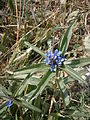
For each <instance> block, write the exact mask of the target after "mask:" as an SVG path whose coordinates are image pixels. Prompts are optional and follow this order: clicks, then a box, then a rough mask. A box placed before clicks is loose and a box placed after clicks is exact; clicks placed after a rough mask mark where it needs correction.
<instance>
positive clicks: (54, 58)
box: [44, 49, 65, 72]
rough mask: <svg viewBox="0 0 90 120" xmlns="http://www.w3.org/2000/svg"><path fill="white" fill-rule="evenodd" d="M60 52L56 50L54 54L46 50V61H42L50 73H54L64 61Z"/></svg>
mask: <svg viewBox="0 0 90 120" xmlns="http://www.w3.org/2000/svg"><path fill="white" fill-rule="evenodd" d="M61 54H62V52H61V51H58V49H56V50H55V51H54V53H53V52H52V51H51V50H48V52H47V53H46V54H45V56H46V59H45V60H44V62H45V63H46V65H50V66H51V67H50V70H51V71H55V72H56V70H57V68H59V67H61V66H62V63H63V62H64V61H65V58H64V57H62V56H61Z"/></svg>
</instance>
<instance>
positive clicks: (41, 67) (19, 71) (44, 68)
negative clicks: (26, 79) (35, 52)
mask: <svg viewBox="0 0 90 120" xmlns="http://www.w3.org/2000/svg"><path fill="white" fill-rule="evenodd" d="M49 68H50V67H49V66H46V64H43V63H40V64H32V65H31V66H26V67H24V68H22V69H17V70H16V71H15V72H14V75H20V74H28V73H35V72H38V71H39V72H40V71H41V72H45V71H47V70H49Z"/></svg>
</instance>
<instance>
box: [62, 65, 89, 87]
mask: <svg viewBox="0 0 90 120" xmlns="http://www.w3.org/2000/svg"><path fill="white" fill-rule="evenodd" d="M62 69H63V70H64V71H66V72H67V73H68V74H69V75H70V76H71V77H72V78H74V79H75V80H78V81H80V82H82V83H85V84H86V85H87V83H86V81H85V80H84V79H82V77H81V76H80V74H79V73H78V72H76V71H75V70H73V69H72V68H71V67H70V66H68V65H65V67H64V68H62Z"/></svg>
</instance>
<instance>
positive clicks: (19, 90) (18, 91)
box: [14, 74, 31, 96]
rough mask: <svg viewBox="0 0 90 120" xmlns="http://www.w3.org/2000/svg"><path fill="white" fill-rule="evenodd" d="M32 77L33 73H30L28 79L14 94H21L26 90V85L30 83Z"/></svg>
mask: <svg viewBox="0 0 90 120" xmlns="http://www.w3.org/2000/svg"><path fill="white" fill-rule="evenodd" d="M30 77H31V75H30V74H29V75H28V76H27V77H26V79H25V80H24V81H23V82H22V83H21V84H20V85H19V86H18V89H17V90H16V91H15V92H14V96H17V95H20V94H21V93H22V92H23V91H24V89H25V87H26V85H27V84H28V83H29V81H30Z"/></svg>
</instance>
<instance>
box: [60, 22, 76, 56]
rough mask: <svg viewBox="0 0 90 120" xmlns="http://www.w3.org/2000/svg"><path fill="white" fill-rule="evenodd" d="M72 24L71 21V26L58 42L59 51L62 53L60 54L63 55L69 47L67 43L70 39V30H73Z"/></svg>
mask: <svg viewBox="0 0 90 120" xmlns="http://www.w3.org/2000/svg"><path fill="white" fill-rule="evenodd" d="M74 22H75V21H73V22H72V23H71V25H70V26H69V28H68V29H67V30H66V33H65V35H64V36H63V37H62V39H61V41H60V44H59V50H61V51H62V54H63V55H64V54H65V52H66V51H67V49H68V46H69V42H70V39H71V37H72V29H73V26H74Z"/></svg>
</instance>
